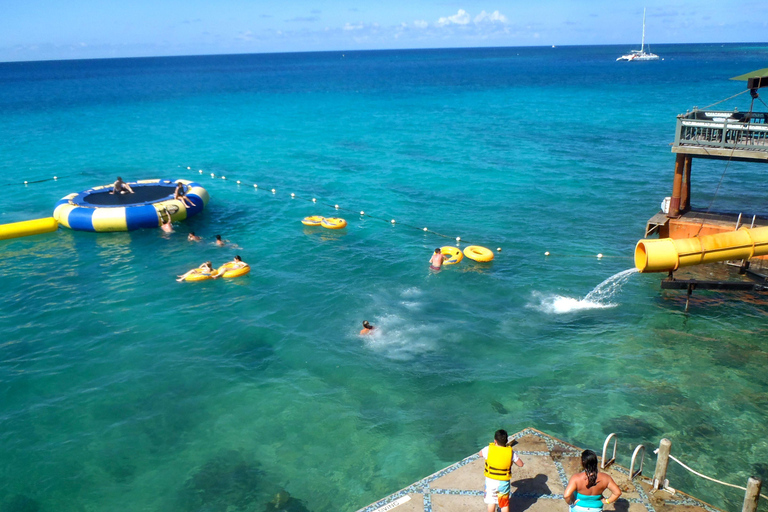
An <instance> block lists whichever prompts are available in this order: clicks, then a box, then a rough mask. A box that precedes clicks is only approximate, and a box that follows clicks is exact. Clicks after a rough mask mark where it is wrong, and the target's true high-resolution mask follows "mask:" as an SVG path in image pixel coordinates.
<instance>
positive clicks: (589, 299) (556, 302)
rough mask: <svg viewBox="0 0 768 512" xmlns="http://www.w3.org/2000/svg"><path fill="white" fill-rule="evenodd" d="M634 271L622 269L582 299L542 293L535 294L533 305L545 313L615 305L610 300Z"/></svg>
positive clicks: (632, 269) (603, 307) (560, 312)
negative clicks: (535, 298) (536, 303)
mask: <svg viewBox="0 0 768 512" xmlns="http://www.w3.org/2000/svg"><path fill="white" fill-rule="evenodd" d="M635 273H637V269H636V268H630V269H627V270H622V271H621V272H619V273H618V274H614V275H612V276H611V277H609V278H608V279H606V280H605V281H603V282H602V283H600V284H598V285H597V286H595V288H594V289H593V290H592V291H591V292H589V293H588V294H587V295H586V296H585V297H584V298H583V299H574V298H572V297H564V296H562V295H550V296H543V295H542V294H535V295H537V298H538V299H539V304H538V305H536V306H534V307H535V308H536V309H538V310H540V311H543V312H545V313H555V314H562V313H572V312H574V311H582V310H585V309H605V308H613V307H616V306H617V305H618V304H617V303H614V302H612V299H613V298H614V297H615V296H616V295H617V294H618V293H619V292H620V291H621V287H622V286H623V285H624V283H626V282H627V280H629V277H630V276H631V275H632V274H635Z"/></svg>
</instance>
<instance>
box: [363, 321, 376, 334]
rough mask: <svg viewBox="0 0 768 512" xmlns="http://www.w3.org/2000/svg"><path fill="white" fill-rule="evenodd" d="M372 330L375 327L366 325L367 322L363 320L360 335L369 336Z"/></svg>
mask: <svg viewBox="0 0 768 512" xmlns="http://www.w3.org/2000/svg"><path fill="white" fill-rule="evenodd" d="M374 329H375V327H374V326H372V325H371V324H370V323H368V320H363V330H362V331H360V334H371V333H373V330H374Z"/></svg>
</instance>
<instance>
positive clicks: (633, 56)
mask: <svg viewBox="0 0 768 512" xmlns="http://www.w3.org/2000/svg"><path fill="white" fill-rule="evenodd" d="M650 49H651V45H648V50H650ZM616 60H617V61H619V60H626V61H631V60H659V56H658V55H656V54H655V53H651V52H650V51H648V52H646V51H645V8H643V39H642V41H641V42H640V49H639V50H632V52H631V53H628V54H627V55H622V56H621V57H619V58H618V59H616Z"/></svg>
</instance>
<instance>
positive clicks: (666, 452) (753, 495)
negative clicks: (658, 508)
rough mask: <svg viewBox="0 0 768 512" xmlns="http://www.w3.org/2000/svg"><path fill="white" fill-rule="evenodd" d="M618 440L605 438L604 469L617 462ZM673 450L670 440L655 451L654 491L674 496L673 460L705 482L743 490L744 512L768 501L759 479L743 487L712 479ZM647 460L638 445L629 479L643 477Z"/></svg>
mask: <svg viewBox="0 0 768 512" xmlns="http://www.w3.org/2000/svg"><path fill="white" fill-rule="evenodd" d="M611 439H613V457H612V458H611V459H610V460H608V461H606V455H607V453H608V443H609V442H610V441H611ZM617 440H618V437H617V436H616V434H615V433H613V434H610V435H609V436H608V437H606V438H605V443H603V463H602V464H601V465H600V467H601V468H602V469H605V468H607V467H608V466H610V465H611V464H613V463H614V461H615V460H616V441H617ZM671 450H672V441H670V440H669V439H662V440H661V442H660V443H659V447H658V448H657V449H656V450H654V451H653V453H655V454H656V455H657V458H656V469H655V471H654V473H653V480H652V484H651V487H652V490H653V491H654V492H655V491H660V490H664V491H668V492H670V493H672V494H675V492H676V491H675V489H673V488H672V487H670V485H669V480H668V479H667V467H668V465H669V460H670V459H671V460H673V461H675V462H676V463H678V464H679V465H680V466H682V467H683V468H684V469H686V470H687V471H689V472H691V473H693V474H694V475H696V476H698V477H700V478H703V479H705V480H709V481H710V482H715V483H718V484H720V485H725V486H727V487H734V488H736V489H741V490H743V491H745V493H744V503H743V505H742V509H741V510H742V512H756V511H757V505H758V501H759V500H760V498H763V499H766V500H768V496H766V495H764V494H761V493H760V490H761V488H762V481H761V480H760V479H759V478H755V477H750V478H749V479H748V480H747V486H746V487H742V486H740V485H734V484H730V483H728V482H723V481H721V480H717V479H715V478H712V477H710V476H707V475H704V474H701V473H699V472H698V471H695V470H693V469H691V468H690V467H688V466H687V465H685V464H684V463H683V462H681V461H680V460H679V459H677V458H675V457H673V456H672V455H671V454H670V451H671ZM638 454H642V455H641V456H640V468H639V469H638V470H637V471H635V462H636V459H637V456H638ZM644 460H645V446H643V445H642V444H640V445H637V447H635V451H634V452H633V453H632V462H631V464H630V466H629V479H630V481H631V480H634V479H635V477H637V476H639V475H642V473H643V462H644Z"/></svg>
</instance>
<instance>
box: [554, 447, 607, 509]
mask: <svg viewBox="0 0 768 512" xmlns="http://www.w3.org/2000/svg"><path fill="white" fill-rule="evenodd" d="M581 467H582V468H584V471H582V472H581V473H577V474H575V475H573V476H572V477H571V480H570V481H569V482H568V487H566V488H565V492H564V493H563V498H564V499H565V502H566V503H567V504H568V505H570V506H571V512H598V511H599V510H603V505H608V504H610V503H613V502H615V501H616V500H617V499H619V496H621V489H619V486H618V485H616V482H614V481H613V478H611V475H609V474H607V473H598V472H597V454H596V453H595V452H593V451H592V450H584V452H583V453H582V454H581ZM606 489H608V490H609V491H611V496H610V497H609V498H604V497H603V491H605V490H606ZM574 493H575V496H574Z"/></svg>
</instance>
